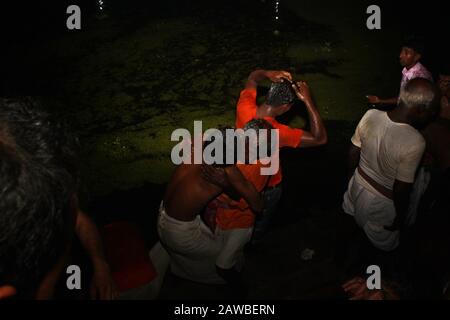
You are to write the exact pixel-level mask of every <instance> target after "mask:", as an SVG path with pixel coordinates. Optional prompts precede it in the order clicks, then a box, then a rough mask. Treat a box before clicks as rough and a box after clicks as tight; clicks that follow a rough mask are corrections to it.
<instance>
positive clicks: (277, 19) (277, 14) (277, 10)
mask: <svg viewBox="0 0 450 320" xmlns="http://www.w3.org/2000/svg"><path fill="white" fill-rule="evenodd" d="M274 20H275V30H274V31H273V34H274V35H276V36H278V35H279V34H280V30H278V29H279V28H278V24H279V22H280V0H275V13H274Z"/></svg>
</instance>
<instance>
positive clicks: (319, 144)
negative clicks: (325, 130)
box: [317, 134, 328, 146]
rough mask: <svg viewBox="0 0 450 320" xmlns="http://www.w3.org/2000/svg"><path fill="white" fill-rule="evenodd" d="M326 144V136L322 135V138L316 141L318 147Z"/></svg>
mask: <svg viewBox="0 0 450 320" xmlns="http://www.w3.org/2000/svg"><path fill="white" fill-rule="evenodd" d="M327 143H328V136H327V135H326V134H324V135H323V136H322V137H320V138H319V139H318V141H317V145H318V146H323V145H325V144H327Z"/></svg>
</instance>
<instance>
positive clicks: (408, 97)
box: [399, 78, 440, 109]
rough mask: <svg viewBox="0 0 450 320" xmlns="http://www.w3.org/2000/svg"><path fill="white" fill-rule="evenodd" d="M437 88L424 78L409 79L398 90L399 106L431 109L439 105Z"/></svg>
mask: <svg viewBox="0 0 450 320" xmlns="http://www.w3.org/2000/svg"><path fill="white" fill-rule="evenodd" d="M439 98H440V94H439V89H438V88H437V87H436V86H435V85H434V84H433V83H432V82H431V81H430V80H427V79H424V78H415V79H412V80H410V81H409V82H408V83H407V84H406V86H405V87H404V88H403V89H402V91H401V92H400V98H399V106H400V107H406V108H423V109H433V108H436V107H437V106H438V105H439Z"/></svg>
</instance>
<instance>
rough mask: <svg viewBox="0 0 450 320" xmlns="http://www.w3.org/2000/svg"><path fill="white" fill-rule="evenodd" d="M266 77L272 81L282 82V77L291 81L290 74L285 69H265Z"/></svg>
mask: <svg viewBox="0 0 450 320" xmlns="http://www.w3.org/2000/svg"><path fill="white" fill-rule="evenodd" d="M266 76H267V78H269V79H270V81H272V82H282V81H283V79H287V80H289V81H292V75H291V74H290V73H289V72H287V71H283V70H281V71H267V72H266Z"/></svg>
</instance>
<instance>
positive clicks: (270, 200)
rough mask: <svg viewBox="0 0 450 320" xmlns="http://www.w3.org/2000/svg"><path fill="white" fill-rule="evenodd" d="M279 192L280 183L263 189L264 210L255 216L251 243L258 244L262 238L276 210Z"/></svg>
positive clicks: (280, 190) (279, 196) (280, 192)
mask: <svg viewBox="0 0 450 320" xmlns="http://www.w3.org/2000/svg"><path fill="white" fill-rule="evenodd" d="M281 194H282V188H281V184H279V185H277V186H275V187H272V188H268V189H266V190H265V191H264V210H263V211H262V212H261V213H260V214H259V215H257V216H256V220H255V227H254V230H253V236H252V241H251V244H253V245H255V244H258V243H259V242H261V240H262V239H263V237H264V235H265V234H266V232H267V230H268V228H269V225H270V221H271V219H272V217H273V215H274V213H275V211H276V210H277V205H278V202H279V201H280V198H281Z"/></svg>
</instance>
